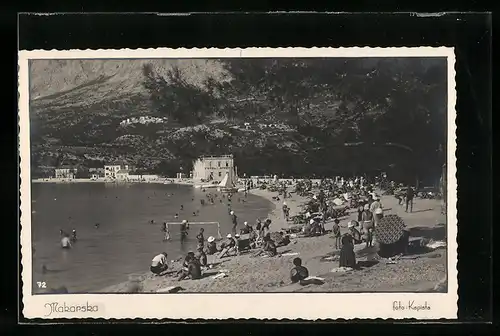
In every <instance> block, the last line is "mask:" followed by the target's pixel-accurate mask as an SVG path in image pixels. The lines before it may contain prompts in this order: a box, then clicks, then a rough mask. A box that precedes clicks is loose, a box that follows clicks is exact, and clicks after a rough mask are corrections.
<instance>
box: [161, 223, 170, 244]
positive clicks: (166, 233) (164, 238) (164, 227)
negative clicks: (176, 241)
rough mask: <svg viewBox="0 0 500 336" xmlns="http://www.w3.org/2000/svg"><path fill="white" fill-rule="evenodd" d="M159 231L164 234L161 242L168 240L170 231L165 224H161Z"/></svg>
mask: <svg viewBox="0 0 500 336" xmlns="http://www.w3.org/2000/svg"><path fill="white" fill-rule="evenodd" d="M161 230H162V231H163V234H164V236H163V241H167V240H170V231H169V229H168V224H167V222H163V226H162V228H161Z"/></svg>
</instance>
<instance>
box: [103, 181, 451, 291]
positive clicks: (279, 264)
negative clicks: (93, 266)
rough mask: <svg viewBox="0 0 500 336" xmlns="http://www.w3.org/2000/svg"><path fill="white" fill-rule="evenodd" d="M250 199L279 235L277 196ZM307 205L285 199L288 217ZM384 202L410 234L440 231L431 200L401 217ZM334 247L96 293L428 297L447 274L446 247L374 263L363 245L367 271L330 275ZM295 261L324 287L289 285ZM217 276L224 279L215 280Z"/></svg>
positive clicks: (223, 264) (312, 246) (291, 249)
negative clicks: (261, 202) (265, 204)
mask: <svg viewBox="0 0 500 336" xmlns="http://www.w3.org/2000/svg"><path fill="white" fill-rule="evenodd" d="M250 193H252V194H253V195H256V196H260V197H263V198H265V199H267V200H268V201H270V202H271V203H272V204H274V206H275V207H274V210H271V211H270V213H269V215H268V218H270V219H271V220H272V223H271V230H272V231H278V230H279V229H281V228H282V227H281V226H283V224H284V221H281V219H282V215H281V211H280V210H281V209H280V208H279V207H277V205H278V202H276V201H275V200H273V198H272V197H273V195H275V194H276V193H274V192H270V191H268V190H260V189H254V190H251V191H250ZM306 200H307V199H306V198H305V197H300V196H298V195H296V194H293V196H292V197H291V198H287V199H286V201H287V204H288V205H289V207H290V209H291V215H295V214H296V213H297V212H299V210H300V209H299V208H300V206H301V205H302V204H303V203H304V201H306ZM382 200H383V204H384V207H385V208H386V209H387V211H388V213H396V214H398V215H399V216H401V217H403V218H404V220H405V223H407V226H408V228H409V229H410V230H411V229H419V228H421V227H422V224H424V223H425V224H426V225H424V227H425V228H428V229H436V228H438V227H439V226H440V225H441V224H438V222H440V221H441V220H442V219H440V218H438V217H436V216H437V214H439V209H440V206H439V203H438V202H436V201H434V200H418V201H417V203H416V205H415V206H414V209H415V210H417V211H416V212H415V213H412V214H407V213H406V214H405V212H404V209H403V208H402V207H400V206H398V205H397V201H396V200H395V198H394V197H392V198H391V197H388V196H383V197H382ZM280 202H282V200H281V201H280ZM429 207H431V208H432V209H429ZM355 215H356V214H355V213H353V212H351V213H350V214H349V216H348V217H347V218H344V219H342V220H341V231H342V232H345V231H346V228H345V226H346V223H347V221H349V220H351V219H354V217H355ZM273 224H274V225H273ZM333 245H334V240H333V239H332V236H331V234H326V235H324V236H319V237H311V238H297V239H293V240H292V243H291V244H289V245H287V246H283V247H279V248H278V253H281V254H282V256H281V257H273V258H263V257H255V258H253V257H251V254H252V252H250V253H245V254H242V255H240V256H233V257H229V258H223V259H219V260H217V261H218V262H219V264H216V265H215V266H214V267H213V268H211V269H208V270H206V271H205V276H204V277H203V278H202V279H199V280H182V281H177V279H175V278H174V277H168V276H154V275H152V274H151V272H149V271H148V270H147V268H146V267H145V271H144V272H138V273H135V274H128V275H127V276H128V277H129V281H124V282H122V283H119V284H115V285H111V286H108V287H106V288H103V289H101V290H98V291H97V293H126V292H129V293H130V292H131V290H130V288H131V287H130V286H131V284H135V285H137V284H138V285H139V287H140V288H141V289H140V291H138V292H140V293H156V292H165V291H166V290H167V289H168V288H173V287H181V288H182V291H181V292H182V293H243V292H247V293H248V292H254V293H255V292H260V293H261V292H332V293H334V292H363V291H365V292H366V291H368V292H387V291H388V290H389V289H390V291H405V290H406V291H407V288H412V291H426V292H432V291H433V290H434V287H433V285H435V284H438V283H439V282H441V281H442V279H443V278H444V277H445V276H446V273H447V272H446V255H447V249H446V247H445V248H441V249H437V250H433V251H430V252H425V253H422V254H419V255H415V256H412V257H411V258H409V259H404V260H403V259H401V260H398V261H396V262H390V263H389V262H387V261H385V260H382V259H381V258H377V256H376V249H373V248H372V249H365V248H364V244H360V245H356V246H355V252H356V258H357V260H358V261H359V262H360V263H365V264H370V263H372V265H371V266H366V267H362V268H361V269H360V270H354V271H347V272H340V273H338V272H333V270H332V269H336V268H337V267H338V260H337V259H335V260H330V261H326V260H324V258H325V257H327V256H330V257H331V256H332V255H333V254H335V253H338V250H337V252H335V250H334V248H333ZM367 251H368V252H367ZM295 257H300V258H301V259H302V260H303V264H304V266H306V267H307V268H308V270H309V274H310V275H311V276H319V277H321V278H324V279H325V283H324V284H323V285H308V286H304V287H303V286H300V285H298V284H293V285H292V284H290V283H289V282H290V280H289V276H290V273H289V272H290V269H291V267H292V266H293V265H292V260H293V258H295ZM214 261H215V258H214V256H208V262H209V263H213V262H214ZM179 268H180V264H179V263H178V262H176V263H169V271H170V272H175V271H176V270H178V269H179ZM396 269H397V270H396ZM167 273H168V272H167ZM217 274H223V275H222V277H220V278H216V279H214V276H215V275H217ZM132 279H133V280H132Z"/></svg>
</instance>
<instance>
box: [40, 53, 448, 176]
mask: <svg viewBox="0 0 500 336" xmlns="http://www.w3.org/2000/svg"><path fill="white" fill-rule="evenodd" d="M445 64H446V60H445V59H426V60H424V59H418V58H411V59H410V58H407V59H369V60H367V59H353V58H351V59H344V58H336V59H323V60H318V59H314V60H313V59H225V60H175V61H171V60H126V61H125V60H71V61H69V60H64V61H61V60H48V61H45V60H44V61H41V60H40V61H39V60H37V61H32V63H31V65H30V66H31V68H30V90H31V98H32V99H31V107H30V109H31V110H30V115H31V129H32V148H33V150H32V166H33V168H36V167H38V168H40V167H41V169H34V170H33V174H34V175H37V174H43V168H44V167H53V166H57V165H60V164H62V163H66V164H76V165H81V166H92V165H96V164H99V163H101V164H102V162H103V161H114V160H122V161H127V162H130V163H133V164H135V165H137V166H138V167H141V168H142V169H144V170H147V171H154V172H156V173H160V174H166V175H173V174H174V173H175V172H178V171H179V170H180V169H181V168H182V169H183V170H184V171H188V170H189V169H190V168H191V163H192V160H193V159H194V158H196V157H197V156H199V155H204V154H212V155H217V154H227V153H229V152H232V153H234V154H235V156H236V161H237V162H236V163H237V165H238V166H239V171H240V172H245V173H247V174H249V175H253V174H265V173H267V174H271V173H273V174H274V173H282V174H286V175H293V176H305V175H307V176H311V175H330V174H334V173H354V172H358V173H359V172H363V171H368V170H376V169H384V170H390V169H394V168H398V169H394V170H395V171H406V172H407V176H401V178H409V176H411V178H413V177H414V175H415V174H417V173H418V175H419V176H422V177H432V178H437V177H438V175H439V171H440V169H439V168H440V166H441V164H442V163H443V160H444V156H443V152H445V148H444V147H445V139H446V133H445V130H446V127H445V126H446V108H447V106H446V100H447V97H446V67H445ZM141 116H143V117H144V116H154V117H159V118H161V120H163V122H158V123H146V122H145V123H140V122H136V123H128V124H127V125H125V126H124V124H123V123H122V125H120V122H122V121H123V120H126V119H129V120H130V118H132V117H137V118H139V117H141ZM143 119H144V118H143ZM134 120H135V119H134ZM158 120H160V119H158ZM346 144H349V146H347V145H346ZM353 144H357V145H353ZM374 144H375V145H374Z"/></svg>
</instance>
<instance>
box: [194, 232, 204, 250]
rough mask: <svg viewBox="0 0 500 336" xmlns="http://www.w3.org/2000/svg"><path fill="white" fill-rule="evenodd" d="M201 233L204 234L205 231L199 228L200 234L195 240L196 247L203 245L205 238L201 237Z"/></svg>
mask: <svg viewBox="0 0 500 336" xmlns="http://www.w3.org/2000/svg"><path fill="white" fill-rule="evenodd" d="M203 232H205V229H203V228H201V229H200V232H199V233H198V235H197V236H196V240H197V241H198V246H200V245H201V247H203V246H204V245H205V237H204V236H203Z"/></svg>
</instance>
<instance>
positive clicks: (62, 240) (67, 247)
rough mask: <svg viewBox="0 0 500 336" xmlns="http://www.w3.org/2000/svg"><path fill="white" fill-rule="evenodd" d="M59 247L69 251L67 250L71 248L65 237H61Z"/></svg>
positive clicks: (67, 238) (68, 240) (69, 241)
mask: <svg viewBox="0 0 500 336" xmlns="http://www.w3.org/2000/svg"><path fill="white" fill-rule="evenodd" d="M61 247H62V248H63V249H69V248H71V240H70V239H69V237H67V236H64V237H62V239H61Z"/></svg>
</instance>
